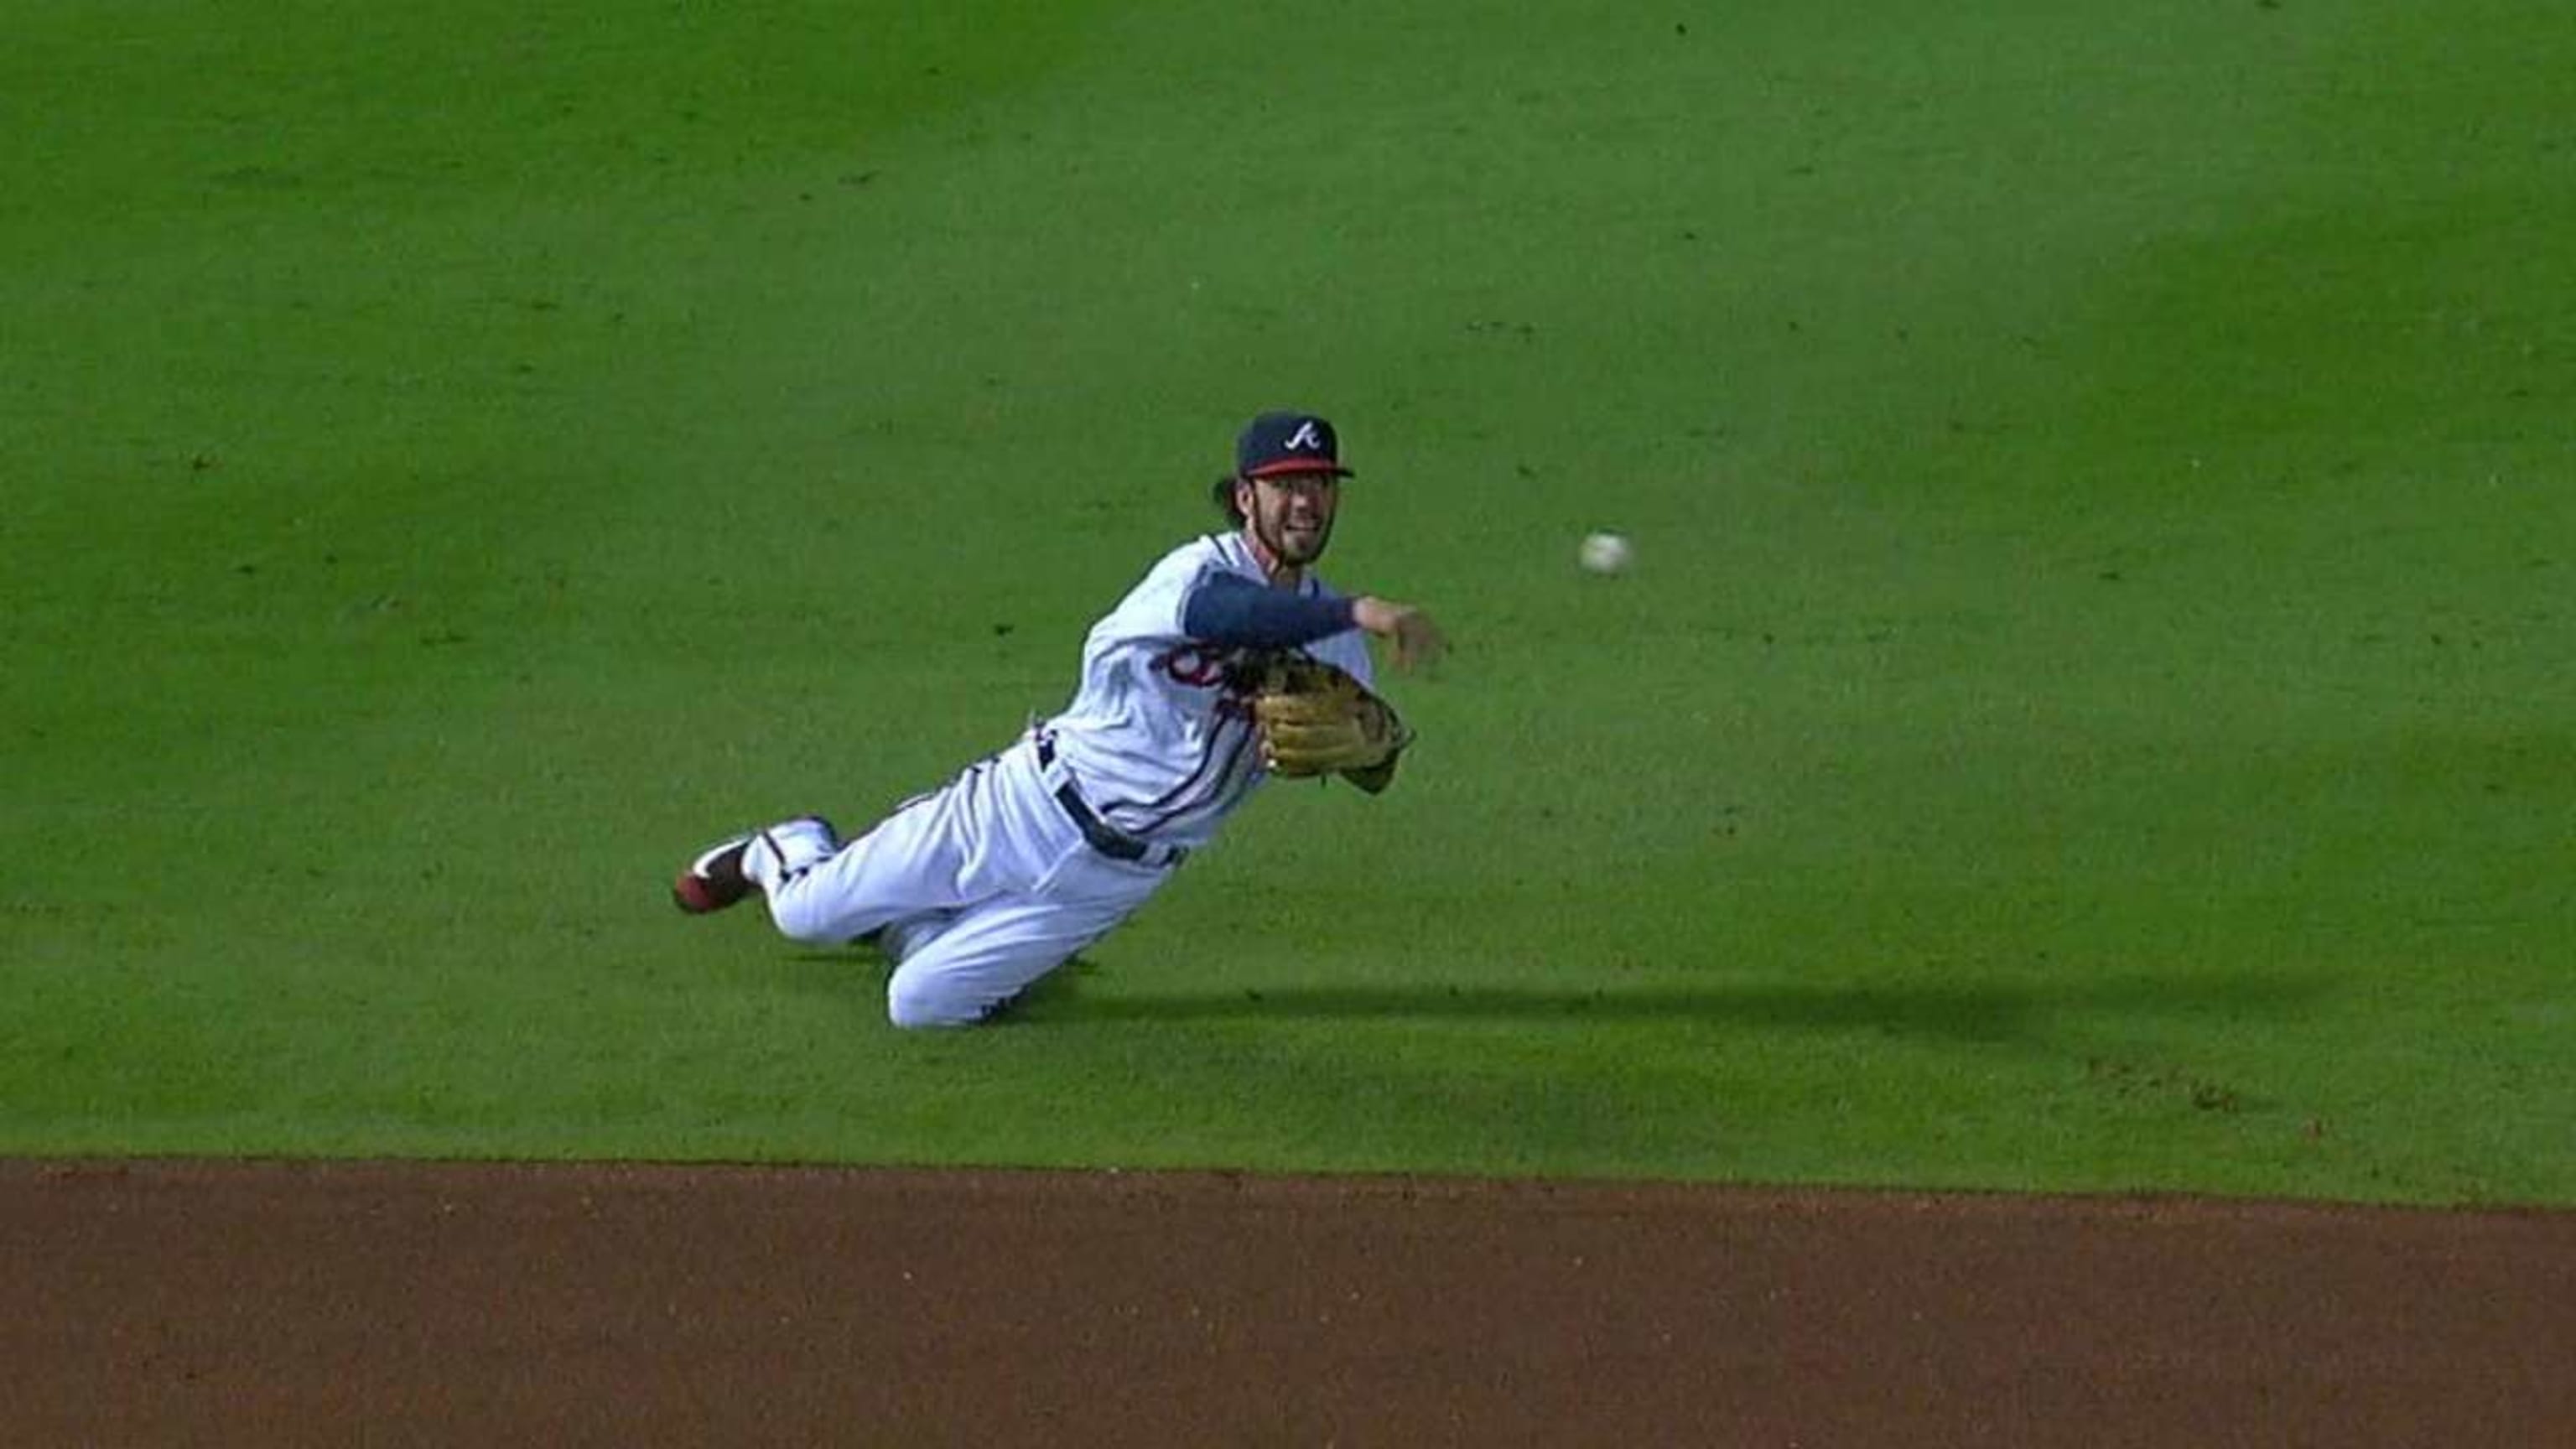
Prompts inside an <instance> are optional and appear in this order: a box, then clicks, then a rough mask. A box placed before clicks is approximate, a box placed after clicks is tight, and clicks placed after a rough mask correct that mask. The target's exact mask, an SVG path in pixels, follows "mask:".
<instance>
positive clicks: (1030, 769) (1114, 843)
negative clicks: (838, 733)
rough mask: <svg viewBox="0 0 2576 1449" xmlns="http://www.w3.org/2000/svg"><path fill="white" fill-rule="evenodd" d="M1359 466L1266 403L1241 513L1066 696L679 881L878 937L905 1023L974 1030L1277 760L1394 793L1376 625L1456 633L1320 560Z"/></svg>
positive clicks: (1317, 422)
mask: <svg viewBox="0 0 2576 1449" xmlns="http://www.w3.org/2000/svg"><path fill="white" fill-rule="evenodd" d="M1350 476H1351V470H1350V469H1348V468H1345V467H1343V466H1342V462H1341V451H1340V443H1339V440H1338V439H1337V438H1336V436H1335V435H1334V432H1333V426H1332V424H1331V423H1328V422H1326V421H1325V420H1324V419H1322V418H1320V417H1317V416H1315V415H1314V414H1312V413H1302V412H1271V413H1263V414H1262V415H1261V416H1259V417H1257V418H1254V419H1253V420H1252V422H1251V423H1250V424H1249V425H1247V426H1246V427H1245V428H1244V429H1243V432H1242V433H1241V435H1240V436H1239V437H1238V438H1237V439H1236V440H1235V466H1234V471H1233V472H1232V473H1230V474H1228V475H1227V476H1225V477H1223V478H1220V479H1218V480H1217V483H1216V488H1215V497H1216V502H1217V504H1218V506H1220V507H1221V508H1223V509H1224V510H1225V512H1226V516H1227V518H1228V520H1229V521H1230V522H1231V524H1232V525H1233V527H1232V529H1231V530H1230V531H1228V532H1223V533H1213V534H1209V535H1207V536H1205V537H1202V538H1198V539H1195V540H1193V541H1191V542H1189V543H1185V544H1183V545H1181V546H1180V547H1179V548H1176V549H1174V550H1172V551H1171V552H1170V553H1169V554H1166V555H1165V556H1164V557H1163V559H1162V560H1161V561H1160V562H1158V563H1156V564H1155V565H1154V567H1153V568H1152V569H1151V570H1150V571H1148V572H1147V573H1146V575H1145V577H1144V579H1143V580H1142V581H1141V582H1139V583H1138V584H1137V585H1136V586H1135V587H1134V588H1133V589H1131V590H1130V591H1129V592H1128V594H1127V596H1126V597H1125V598H1124V599H1121V600H1120V601H1119V602H1118V605H1117V607H1115V608H1113V609H1111V610H1110V611H1109V613H1108V614H1107V615H1106V616H1105V617H1103V618H1102V619H1101V620H1100V621H1099V622H1098V623H1096V624H1094V625H1093V626H1092V628H1091V633H1090V636H1089V637H1088V638H1087V639H1086V640H1085V641H1084V643H1083V650H1082V682H1081V686H1080V688H1079V689H1077V690H1076V691H1075V693H1074V697H1073V700H1072V702H1071V703H1070V704H1068V705H1067V706H1066V707H1065V708H1064V709H1063V710H1062V711H1061V712H1060V713H1058V714H1056V715H1055V716H1054V717H1053V718H1050V719H1043V720H1037V721H1035V722H1033V723H1032V724H1031V725H1030V727H1029V730H1028V732H1027V733H1026V734H1025V735H1023V736H1021V738H1020V739H1019V740H1018V741H1017V742H1015V743H1013V744H1012V745H1011V746H1010V747H1009V748H1007V749H1004V750H1003V751H1001V752H1000V753H999V754H996V755H993V756H991V757H990V758H987V759H984V760H979V761H977V762H976V763H974V764H972V765H969V766H967V767H966V769H965V770H964V771H963V772H962V773H960V774H959V775H958V776H957V777H956V778H955V779H953V780H951V781H949V782H948V784H946V785H945V786H943V787H941V788H940V789H938V790H935V791H932V792H931V793H929V794H926V795H921V796H917V797H915V798H914V799H912V800H910V801H907V802H905V803H904V804H903V805H901V806H899V807H897V808H896V810H895V811H894V813H893V814H891V815H889V816H887V817H886V818H885V819H883V820H881V821H879V822H878V823H877V825H876V826H875V828H874V829H871V830H870V831H868V832H867V833H866V834H864V835H861V836H860V837H858V838H857V839H855V840H850V841H846V842H845V841H843V840H842V839H841V838H840V837H839V836H838V835H837V834H835V833H834V831H833V829H832V826H831V825H830V824H829V823H828V822H826V821H825V820H823V819H822V818H821V817H819V816H811V815H809V816H802V817H799V818H797V819H794V820H788V821H784V822H782V823H780V824H777V825H772V826H769V827H767V828H766V829H761V830H754V831H750V832H748V833H746V834H742V835H737V836H734V837H732V838H730V839H728V840H723V841H719V842H718V843H716V844H715V845H713V846H710V847H708V848H707V849H706V850H704V851H702V852H700V853H699V855H698V856H697V858H696V859H694V860H692V861H690V862H689V864H688V866H687V868H686V869H684V870H682V871H681V872H680V876H679V879H678V880H677V881H676V882H675V883H674V884H673V886H672V895H673V898H674V899H676V900H677V901H678V903H679V906H680V909H681V910H683V911H687V912H689V913H690V914H692V915H703V914H706V913H708V912H713V911H721V910H723V909H725V908H726V907H728V906H732V905H734V904H736V903H738V902H740V901H743V900H747V899H749V898H750V897H751V896H753V895H755V894H756V895H759V896H761V897H762V898H764V899H765V900H766V901H767V902H768V905H769V914H770V918H771V919H772V920H773V921H774V922H776V924H777V927H778V929H779V930H780V931H781V932H782V933H784V934H785V935H786V936H788V937H789V938H790V939H792V940H797V941H803V942H809V943H814V944H831V945H838V944H841V943H844V942H849V941H857V940H864V939H868V938H871V937H873V938H875V940H876V941H877V943H878V944H879V946H880V947H881V948H882V949H883V950H884V952H885V953H886V955H887V957H888V958H889V959H891V960H892V961H893V962H894V963H895V969H894V974H893V977H892V978H891V979H890V980H889V981H888V983H887V987H886V1011H887V1015H888V1016H889V1017H890V1018H891V1019H892V1020H893V1022H894V1024H895V1025H897V1026H902V1027H926V1026H965V1025H970V1024H972V1023H975V1022H978V1021H981V1020H983V1019H984V1018H985V1017H987V1016H988V1015H990V1014H991V1013H992V1012H993V1011H994V1010H995V1009H996V1008H998V1007H1000V1006H1002V1005H1003V1004H1005V1003H1007V1002H1009V1001H1010V1000H1012V999H1013V998H1014V997H1016V996H1017V995H1019V993H1020V992H1021V991H1022V990H1023V989H1025V988H1026V987H1027V986H1028V985H1029V984H1030V983H1031V982H1033V981H1036V980H1037V979H1038V978H1039V977H1041V976H1044V975H1045V974H1046V973H1048V972H1049V971H1052V970H1054V969H1055V968H1056V967H1057V966H1059V965H1062V964H1063V963H1064V962H1065V960H1066V959H1067V958H1069V957H1071V956H1072V955H1073V954H1074V953H1075V952H1077V951H1080V950H1081V949H1083V948H1084V947H1085V946H1088V945H1090V944H1091V943H1092V942H1094V941H1097V940H1099V939H1100V938H1101V937H1102V936H1104V935H1106V934H1108V933H1109V932H1110V931H1111V930H1113V929H1115V928H1116V927H1117V925H1118V924H1119V923H1120V922H1122V921H1124V920H1126V919H1127V918H1128V916H1130V915H1132V914H1134V913H1135V911H1136V910H1137V909H1138V908H1139V907H1141V906H1143V905H1144V904H1145V902H1146V901H1147V900H1148V899H1149V898H1151V897H1152V896H1153V894H1154V892H1156V891H1158V890H1160V889H1162V887H1163V884H1164V882H1166V881H1168V880H1170V879H1171V877H1172V873H1173V871H1174V870H1175V869H1176V868H1177V867H1178V866H1179V865H1180V864H1181V862H1182V861H1183V860H1184V859H1186V858H1187V857H1188V856H1189V854H1190V853H1191V852H1192V851H1194V850H1197V849H1199V848H1201V847H1203V846H1205V845H1206V844H1208V842H1209V841H1211V840H1212V839H1214V837H1215V835H1216V833H1217V828H1218V827H1219V826H1220V825H1222V824H1223V823H1224V822H1225V818H1226V817H1227V816H1228V815H1230V814H1232V813H1233V812H1234V811H1235V809H1236V808H1237V807H1239V806H1241V805H1242V804H1243V802H1244V801H1246V800H1248V799H1250V798H1251V796H1252V793H1253V792H1254V791H1255V790H1256V789H1258V788H1260V786H1261V784H1262V782H1263V781H1264V780H1266V779H1267V778H1269V777H1270V776H1273V775H1285V776H1331V775H1339V776H1341V777H1342V778H1343V779H1345V780H1348V781H1350V782H1351V783H1352V784H1354V785H1356V786H1358V787H1359V788H1360V789H1361V790H1364V791H1366V792H1368V793H1370V794H1376V793H1377V792H1379V791H1382V790H1384V789H1386V788H1387V786H1388V785H1389V784H1390V783H1391V782H1392V781H1393V780H1394V778H1395V771H1396V762H1397V760H1398V758H1399V757H1400V756H1401V755H1402V754H1403V752H1404V748H1405V746H1406V745H1407V744H1408V743H1409V742H1410V740H1411V738H1412V736H1411V733H1410V732H1409V731H1408V730H1406V729H1405V727H1404V725H1403V724H1402V722H1401V721H1400V720H1398V718H1397V717H1396V714H1395V712H1394V710H1393V709H1391V708H1389V707H1388V706H1387V704H1386V703H1385V701H1383V700H1382V699H1380V698H1379V697H1378V696H1377V695H1376V694H1375V693H1374V692H1373V687H1372V681H1371V670H1370V661H1369V650H1368V646H1367V643H1366V637H1365V636H1369V635H1375V636H1376V637H1377V638H1379V639H1381V640H1384V641H1385V642H1386V645H1387V648H1388V654H1389V657H1390V659H1391V660H1392V662H1394V663H1395V664H1396V665H1397V666H1398V667H1399V668H1403V667H1409V666H1411V665H1414V664H1419V663H1428V662H1429V661H1430V660H1431V659H1432V658H1434V657H1435V656H1436V655H1437V654H1438V653H1439V651H1440V649H1441V646H1442V639H1441V635H1440V631H1439V629H1438V628H1437V627H1436V626H1435V625H1434V624H1433V623H1432V621H1431V619H1430V617H1429V616H1428V615H1426V614H1424V613H1423V612H1422V611H1421V610H1419V609H1416V608H1414V607H1412V606H1411V605H1408V604H1399V603H1395V602H1392V601H1390V600H1387V599H1383V598H1378V597H1374V596H1366V595H1363V596H1359V597H1347V596H1345V595H1342V594H1339V593H1336V592H1335V591H1333V590H1332V589H1330V588H1327V587H1326V586H1325V585H1324V583H1323V581H1322V580H1321V579H1318V578H1317V577H1315V575H1314V572H1313V569H1314V565H1315V561H1316V560H1317V559H1319V558H1321V557H1323V553H1324V548H1325V546H1326V545H1327V544H1328V543H1330V542H1331V540H1332V536H1333V520H1334V516H1335V514H1336V512H1337V510H1338V508H1339V505H1340V502H1341V487H1342V480H1343V479H1344V478H1347V477H1350Z"/></svg>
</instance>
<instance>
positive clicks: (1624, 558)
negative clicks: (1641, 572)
mask: <svg viewBox="0 0 2576 1449" xmlns="http://www.w3.org/2000/svg"><path fill="white" fill-rule="evenodd" d="M1576 557H1577V558H1579V559H1581V560H1582V562H1583V571H1584V572H1585V573H1593V574H1624V573H1626V572H1627V571H1628V566H1629V565H1630V564H1632V563H1635V562H1636V561H1637V546H1636V545H1635V544H1632V543H1630V542H1629V541H1628V535H1626V534H1624V533H1594V534H1588V535H1586V536H1585V537H1584V540H1583V548H1582V551H1581V552H1580V553H1578V554H1577V555H1576Z"/></svg>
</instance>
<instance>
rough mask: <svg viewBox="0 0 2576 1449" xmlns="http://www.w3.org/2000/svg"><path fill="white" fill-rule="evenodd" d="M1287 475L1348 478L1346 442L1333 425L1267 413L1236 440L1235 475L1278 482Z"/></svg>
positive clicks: (1295, 415) (1301, 416) (1306, 415)
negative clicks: (1320, 474)
mask: <svg viewBox="0 0 2576 1449" xmlns="http://www.w3.org/2000/svg"><path fill="white" fill-rule="evenodd" d="M1287 473H1330V474H1332V475H1333V476H1334V477H1336V478H1348V477H1350V476H1351V470H1350V469H1348V468H1345V467H1343V466H1342V442H1341V439H1340V438H1339V437H1337V436H1335V435H1334V433H1333V425H1332V424H1331V423H1328V422H1326V421H1324V420H1323V419H1322V418H1319V417H1317V416H1315V415H1314V414H1313V413H1263V414H1262V415H1261V416H1259V417H1257V418H1254V419H1253V420H1252V421H1251V422H1249V423H1247V424H1245V425H1244V429H1243V432H1242V434H1241V436H1239V437H1237V438H1236V439H1235V440H1234V475H1235V476H1236V477H1238V478H1276V477H1279V476H1281V475H1282V474H1287Z"/></svg>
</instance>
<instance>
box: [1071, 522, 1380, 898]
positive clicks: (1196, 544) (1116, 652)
mask: <svg viewBox="0 0 2576 1449" xmlns="http://www.w3.org/2000/svg"><path fill="white" fill-rule="evenodd" d="M1212 573H1232V574H1237V575H1240V576H1242V577H1243V578H1246V579H1249V580H1251V581H1252V582H1254V583H1257V584H1262V585H1263V586H1265V587H1266V586H1268V583H1269V578H1268V576H1267V575H1266V574H1264V573H1263V572H1262V568H1261V564H1260V562H1259V561H1258V560H1257V559H1255V558H1254V557H1253V554H1252V549H1251V546H1250V545H1249V544H1247V543H1246V542H1245V541H1244V538H1243V535H1242V534H1240V533H1221V534H1210V535H1207V536H1206V537H1203V538H1198V539H1194V540H1192V541H1191V542H1189V543H1185V544H1183V545H1181V546H1180V547H1179V548H1176V549H1174V550H1172V551H1171V552H1170V553H1168V554H1165V555H1164V556H1163V558H1162V561H1161V562H1159V563H1157V564H1155V565H1154V567H1153V568H1152V569H1151V570H1149V571H1148V572H1147V573H1146V575H1145V577H1144V579H1143V580H1142V581H1141V582H1139V583H1138V584H1137V585H1136V587H1135V588H1133V589H1131V590H1130V591H1128V594H1127V597H1126V598H1124V599H1121V600H1120V601H1119V602H1118V606H1117V607H1116V608H1113V609H1111V610H1110V611H1109V613H1108V614H1107V615H1106V616H1104V617H1103V618H1102V619H1101V620H1100V622H1099V623H1097V624H1094V625H1092V626H1091V635H1090V637H1089V638H1088V639H1086V640H1085V641H1084V642H1083V647H1082V684H1081V687H1080V688H1079V689H1078V690H1077V691H1076V692H1075V694H1074V697H1073V702H1072V703H1071V704H1069V705H1067V706H1066V707H1065V710H1064V712H1063V713H1061V714H1059V715H1057V716H1056V717H1055V718H1054V719H1052V720H1050V721H1047V722H1046V723H1045V724H1043V725H1041V726H1040V727H1039V728H1040V729H1041V730H1042V731H1046V732H1048V733H1050V735H1051V737H1052V739H1053V741H1054V745H1055V752H1056V754H1057V757H1058V758H1059V759H1061V760H1062V761H1063V763H1064V766H1065V767H1066V769H1067V770H1068V771H1069V772H1070V773H1071V775H1072V778H1073V782H1074V787H1075V788H1076V789H1077V790H1079V791H1081V793H1082V796H1083V798H1084V799H1086V800H1088V801H1090V802H1091V806H1092V808H1093V809H1094V810H1096V811H1098V812H1099V814H1100V816H1101V818H1102V819H1103V820H1106V821H1107V822H1108V823H1109V824H1111V825H1113V826H1115V827H1117V828H1118V829H1120V830H1123V831H1125V832H1127V833H1128V834H1130V835H1134V836H1138V837H1141V838H1144V839H1148V840H1152V841H1154V842H1156V843H1158V844H1167V845H1177V846H1185V847H1189V848H1192V849H1195V848H1197V847H1199V846H1202V845H1204V844H1206V843H1207V842H1208V840H1209V839H1210V838H1212V837H1213V836H1214V835H1215V834H1216V830H1217V826H1218V825H1219V824H1220V823H1221V822H1223V820H1224V819H1225V817H1226V816H1227V815H1228V814H1229V813H1231V812H1232V811H1233V810H1234V808H1235V807H1236V806H1238V805H1241V804H1242V803H1243V802H1244V801H1245V800H1246V799H1248V798H1250V797H1251V794H1252V792H1253V791H1254V790H1255V789H1257V788H1258V787H1259V786H1260V784H1261V782H1262V781H1263V780H1265V779H1267V778H1268V777H1269V774H1268V772H1267V771H1265V770H1263V769H1262V768H1261V760H1260V752H1259V751H1258V750H1257V749H1255V748H1254V747H1253V724H1252V714H1251V708H1250V705H1249V703H1248V702H1247V701H1246V700H1245V698H1244V697H1243V696H1241V695H1240V694H1238V693H1235V692H1234V691H1232V690H1229V689H1228V687H1227V681H1226V673H1227V666H1228V665H1229V664H1231V663H1234V662H1235V661H1236V660H1237V658H1238V657H1239V656H1240V655H1241V654H1242V653H1243V652H1244V651H1241V650H1237V649H1230V648H1226V647H1223V646H1220V645H1212V644H1204V643H1200V642H1197V641H1194V640H1192V639H1191V638H1190V637H1189V636H1188V635H1187V634H1186V633H1184V632H1183V630H1182V627H1181V612H1182V610H1183V608H1184V607H1185V606H1186V605H1187V603H1188V600H1189V596H1190V592H1191V590H1192V589H1193V587H1195V586H1196V585H1197V584H1198V583H1199V581H1200V580H1202V579H1204V578H1206V577H1207V576H1208V575H1210V574H1212ZM1298 590H1299V592H1300V593H1302V594H1303V595H1305V596H1306V597H1308V598H1319V599H1331V598H1338V597H1340V595H1338V594H1336V593H1334V592H1333V590H1332V589H1331V588H1330V587H1328V586H1327V585H1326V584H1325V583H1324V582H1323V581H1322V580H1320V579H1318V578H1316V577H1315V576H1314V575H1313V574H1311V573H1309V574H1307V575H1306V577H1305V579H1304V580H1303V581H1302V582H1301V583H1300V584H1299V585H1298ZM1306 652H1307V653H1309V654H1311V655H1313V656H1314V657H1316V658H1317V659H1321V660H1323V661H1325V662H1326V663H1328V664H1336V665H1339V666H1340V667H1342V668H1343V669H1345V670H1348V671H1349V672H1350V674H1351V675H1352V677H1354V678H1356V679H1358V680H1359V681H1360V683H1362V684H1364V685H1367V686H1369V687H1370V688H1372V689H1374V688H1375V687H1376V683H1375V681H1374V679H1373V678H1372V676H1371V672H1370V663H1369V652H1368V644H1367V639H1366V636H1365V635H1363V634H1362V633H1360V631H1358V630H1357V629H1349V630H1344V631H1343V632H1341V633H1339V634H1334V635H1331V636H1328V637H1326V638H1323V639H1318V640H1316V641H1315V642H1313V643H1311V644H1309V645H1307V646H1306Z"/></svg>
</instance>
